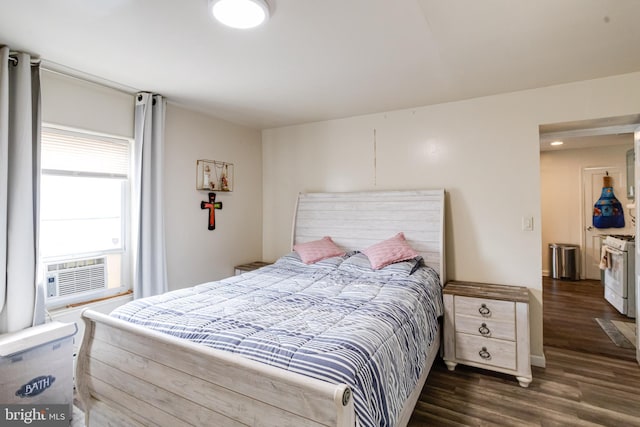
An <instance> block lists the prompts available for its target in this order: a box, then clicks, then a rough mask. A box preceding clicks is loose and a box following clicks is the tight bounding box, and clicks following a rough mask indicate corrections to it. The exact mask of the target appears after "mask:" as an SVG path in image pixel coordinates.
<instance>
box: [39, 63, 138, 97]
mask: <svg viewBox="0 0 640 427" xmlns="http://www.w3.org/2000/svg"><path fill="white" fill-rule="evenodd" d="M40 68H41V69H43V70H45V71H49V72H50V73H54V74H58V75H60V76H64V77H70V78H72V79H76V80H80V81H82V82H85V83H91V84H94V85H98V86H102V87H107V88H109V89H114V90H117V91H119V92H122V93H125V94H127V95H135V94H136V93H138V92H143V91H142V90H140V89H136V88H133V87H131V86H127V85H124V84H121V83H117V82H114V81H112V80H108V79H105V78H102V77H98V76H96V75H93V74H89V73H85V72H83V71H79V70H76V69H74V68H71V67H67V66H65V65H60V64H57V63H55V62H51V61H47V60H42V62H41V65H40Z"/></svg>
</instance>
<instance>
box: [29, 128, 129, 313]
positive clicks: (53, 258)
mask: <svg viewBox="0 0 640 427" xmlns="http://www.w3.org/2000/svg"><path fill="white" fill-rule="evenodd" d="M41 150H42V151H41V171H42V174H41V185H40V247H39V249H40V264H41V269H42V271H43V274H44V283H45V292H46V295H47V306H48V307H49V308H52V307H55V306H61V305H65V304H70V303H74V302H81V301H88V300H91V299H94V298H100V297H104V296H109V295H113V294H116V293H118V292H122V291H125V290H127V289H129V288H130V285H129V284H130V274H129V271H130V262H129V258H130V255H129V235H130V231H129V230H130V180H129V176H130V173H129V172H130V163H131V162H130V159H131V141H130V140H127V139H124V138H112V137H103V136H98V135H94V134H90V133H87V132H82V131H77V130H73V131H69V130H60V129H57V128H53V127H46V126H45V127H43V129H42V149H41Z"/></svg>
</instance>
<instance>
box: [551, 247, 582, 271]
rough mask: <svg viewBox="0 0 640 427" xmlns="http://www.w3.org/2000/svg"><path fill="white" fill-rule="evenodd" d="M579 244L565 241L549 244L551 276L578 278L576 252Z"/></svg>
mask: <svg viewBox="0 0 640 427" xmlns="http://www.w3.org/2000/svg"><path fill="white" fill-rule="evenodd" d="M579 251H580V246H578V245H571V244H566V243H551V244H550V245H549V265H550V268H551V278H553V279H569V280H578V279H579V278H580V277H579V275H578V260H579V258H578V254H579Z"/></svg>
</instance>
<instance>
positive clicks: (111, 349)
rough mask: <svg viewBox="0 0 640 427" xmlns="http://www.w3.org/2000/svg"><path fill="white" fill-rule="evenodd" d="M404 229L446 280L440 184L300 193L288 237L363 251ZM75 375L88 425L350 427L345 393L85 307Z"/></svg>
mask: <svg viewBox="0 0 640 427" xmlns="http://www.w3.org/2000/svg"><path fill="white" fill-rule="evenodd" d="M398 231H403V232H404V233H405V236H406V238H407V240H408V241H409V243H410V244H411V245H412V246H413V247H414V248H415V249H416V250H417V251H418V252H419V253H420V254H421V255H422V256H423V257H424V259H425V262H426V263H427V264H428V265H430V266H432V267H433V268H435V269H436V270H437V271H438V272H439V273H440V277H441V283H442V284H444V283H446V281H445V277H444V276H445V269H444V190H442V189H439V190H416V191H387V192H362V193H310V194H301V195H300V196H299V198H298V203H297V206H296V214H295V219H294V230H293V239H292V242H293V243H299V242H305V241H311V240H315V239H318V238H321V237H323V236H326V235H328V236H331V237H332V238H333V240H334V241H335V242H336V243H337V244H338V245H340V246H341V247H343V248H345V249H347V250H356V249H364V248H366V247H367V246H369V245H371V244H373V243H376V242H378V241H380V240H384V239H387V238H389V237H392V236H393V235H394V234H395V233H397V232H398ZM82 317H83V320H84V322H85V324H86V329H85V334H84V340H83V343H82V346H81V348H80V353H79V356H78V367H77V373H76V379H77V385H78V392H79V395H80V399H81V401H82V403H83V405H84V410H85V423H86V425H87V426H90V427H95V426H102V425H105V426H106V425H109V426H147V425H157V426H172V427H173V426H178V425H185V424H187V425H202V426H209V425H215V426H236V425H238V426H240V425H249V426H282V427H286V426H291V427H300V426H338V427H343V426H344V427H347V426H349V427H353V426H355V425H356V417H355V412H354V407H353V399H352V398H351V390H350V389H349V387H348V386H346V385H345V384H331V383H328V382H325V381H320V380H317V379H313V378H309V377H306V376H304V375H301V374H297V373H292V372H289V371H286V370H283V369H280V368H276V367H272V366H269V365H266V364H263V363H259V362H255V361H253V360H249V359H246V358H243V357H240V356H237V355H234V354H231V353H227V352H224V351H218V350H214V349H212V348H209V347H206V346H202V345H198V344H193V343H191V342H188V341H185V340H182V339H178V338H175V337H172V336H170V335H166V334H162V333H159V332H155V331H151V330H148V329H146V328H143V327H141V326H138V325H134V324H130V323H128V322H125V321H122V320H119V319H115V318H112V317H109V316H106V315H104V314H100V313H97V312H93V311H91V310H85V311H84V312H83V314H82ZM437 336H438V339H437V340H436V341H435V342H434V343H433V345H432V347H431V351H430V354H429V357H428V360H427V362H426V364H425V367H424V368H423V371H422V375H421V377H420V380H419V383H418V385H417V386H416V388H415V389H414V391H413V393H412V394H411V396H410V397H409V398H408V399H407V401H406V402H405V405H404V409H403V411H402V413H401V415H400V418H399V420H398V423H397V425H398V426H405V425H406V424H407V423H408V421H409V418H410V417H411V414H412V412H413V408H414V406H415V404H416V402H417V400H418V397H419V395H420V391H421V390H422V387H423V385H424V382H425V381H426V378H427V374H428V372H429V369H430V368H431V364H432V363H433V360H434V359H435V356H436V354H437V352H438V348H439V344H440V341H439V334H437Z"/></svg>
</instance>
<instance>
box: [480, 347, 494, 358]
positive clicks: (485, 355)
mask: <svg viewBox="0 0 640 427" xmlns="http://www.w3.org/2000/svg"><path fill="white" fill-rule="evenodd" d="M478 355H479V356H480V357H482V358H483V359H484V360H491V353H489V352H488V351H487V347H482V350H480V351H479V352H478Z"/></svg>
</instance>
